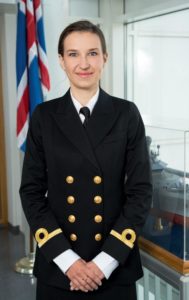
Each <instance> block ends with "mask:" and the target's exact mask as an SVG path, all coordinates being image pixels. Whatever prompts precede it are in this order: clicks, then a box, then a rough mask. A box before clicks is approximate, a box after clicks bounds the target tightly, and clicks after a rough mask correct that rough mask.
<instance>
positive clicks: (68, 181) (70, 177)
mask: <svg viewBox="0 0 189 300" xmlns="http://www.w3.org/2000/svg"><path fill="white" fill-rule="evenodd" d="M66 182H67V183H68V184H72V183H73V182H74V178H73V177H72V176H67V177H66Z"/></svg>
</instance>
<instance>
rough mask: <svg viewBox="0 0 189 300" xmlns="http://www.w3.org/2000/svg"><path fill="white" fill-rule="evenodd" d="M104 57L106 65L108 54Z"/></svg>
mask: <svg viewBox="0 0 189 300" xmlns="http://www.w3.org/2000/svg"><path fill="white" fill-rule="evenodd" d="M103 57H104V63H106V62H107V60H108V53H105V54H103Z"/></svg>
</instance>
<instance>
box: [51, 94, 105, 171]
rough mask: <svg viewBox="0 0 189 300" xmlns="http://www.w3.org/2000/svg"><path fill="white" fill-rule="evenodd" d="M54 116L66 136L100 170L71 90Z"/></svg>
mask: <svg viewBox="0 0 189 300" xmlns="http://www.w3.org/2000/svg"><path fill="white" fill-rule="evenodd" d="M53 116H54V119H55V121H56V123H57V125H58V126H59V128H60V129H61V131H62V132H63V134H64V135H65V136H66V138H67V139H68V140H70V141H71V143H72V144H73V145H74V146H75V147H76V148H77V149H78V150H79V151H80V152H81V153H82V154H83V155H84V156H85V157H86V158H87V159H88V160H89V161H90V162H91V163H92V164H93V165H94V166H95V168H97V169H98V171H100V169H99V165H98V162H97V160H96V158H95V155H94V152H93V149H92V147H91V144H90V141H89V138H88V136H87V133H86V131H85V129H84V127H83V125H82V122H81V120H80V117H79V115H78V113H77V111H76V109H75V107H74V105H73V102H72V100H71V97H70V91H68V92H67V93H66V94H65V95H64V96H63V98H62V101H61V102H60V103H59V105H58V108H57V111H56V112H55V113H53Z"/></svg>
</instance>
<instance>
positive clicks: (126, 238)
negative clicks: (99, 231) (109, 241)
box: [110, 228, 136, 249]
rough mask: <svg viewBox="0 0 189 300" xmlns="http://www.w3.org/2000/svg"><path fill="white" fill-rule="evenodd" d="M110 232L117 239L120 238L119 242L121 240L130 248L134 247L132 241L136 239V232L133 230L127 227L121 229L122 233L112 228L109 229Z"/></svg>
mask: <svg viewBox="0 0 189 300" xmlns="http://www.w3.org/2000/svg"><path fill="white" fill-rule="evenodd" d="M110 234H111V235H113V236H114V237H115V238H117V239H118V240H120V241H121V242H123V243H124V244H125V245H127V246H128V247H129V248H131V249H132V248H133V247H134V242H135V240H136V233H135V232H134V230H132V229H130V228H128V229H125V230H123V231H122V233H121V234H120V233H119V232H117V231H115V230H114V229H112V230H111V231H110Z"/></svg>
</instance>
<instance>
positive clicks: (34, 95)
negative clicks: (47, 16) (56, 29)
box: [16, 0, 50, 152]
mask: <svg viewBox="0 0 189 300" xmlns="http://www.w3.org/2000/svg"><path fill="white" fill-rule="evenodd" d="M16 76H17V143H18V147H19V148H20V149H21V150H22V151H24V152H25V147H26V136H27V131H28V125H29V120H30V117H31V114H32V112H33V111H34V109H35V107H36V106H37V105H38V104H39V103H41V102H43V101H44V99H45V97H46V95H47V92H48V90H49V89H50V79H49V72H48V62H47V56H46V47H45V38H44V29H43V18H42V8H41V1H40V0H18V13H17V40H16Z"/></svg>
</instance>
